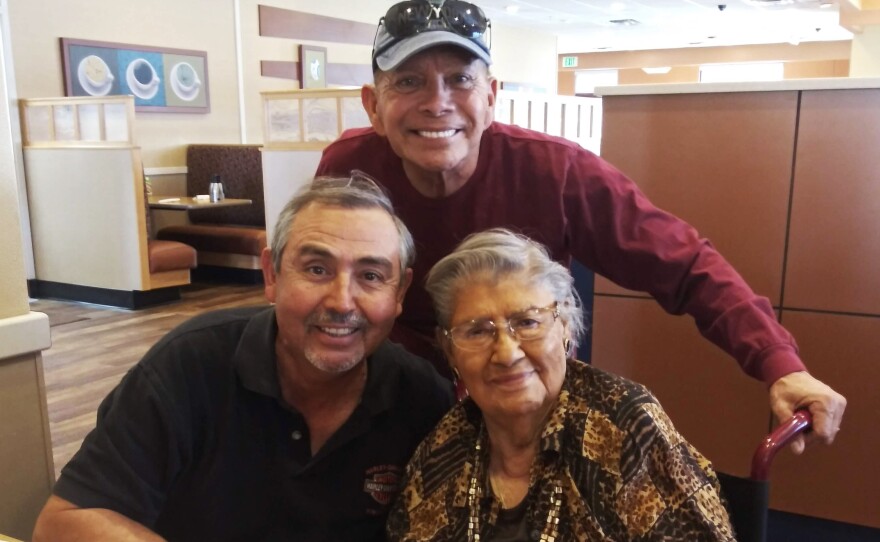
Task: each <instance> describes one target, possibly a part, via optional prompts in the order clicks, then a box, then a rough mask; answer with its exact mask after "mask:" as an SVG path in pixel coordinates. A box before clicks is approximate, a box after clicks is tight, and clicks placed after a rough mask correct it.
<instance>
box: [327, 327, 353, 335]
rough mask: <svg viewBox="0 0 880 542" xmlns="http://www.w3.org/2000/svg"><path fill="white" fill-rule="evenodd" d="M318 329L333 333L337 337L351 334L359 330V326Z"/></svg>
mask: <svg viewBox="0 0 880 542" xmlns="http://www.w3.org/2000/svg"><path fill="white" fill-rule="evenodd" d="M318 329H320V330H321V331H322V332H324V333H326V334H327V335H333V336H336V337H344V336H346V335H351V334H352V333H354V332H355V331H357V328H355V327H341V328H340V327H322V328H318Z"/></svg>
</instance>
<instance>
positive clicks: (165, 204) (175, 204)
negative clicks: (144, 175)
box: [149, 196, 253, 211]
mask: <svg viewBox="0 0 880 542" xmlns="http://www.w3.org/2000/svg"><path fill="white" fill-rule="evenodd" d="M149 202H150V208H151V209H171V210H176V211H186V210H189V209H214V208H216V207H231V206H235V205H250V204H252V203H253V200H249V199H236V198H224V199H222V200H220V201H211V200H210V199H207V198H196V197H189V196H150V197H149Z"/></svg>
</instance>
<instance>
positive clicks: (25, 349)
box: [0, 312, 52, 360]
mask: <svg viewBox="0 0 880 542" xmlns="http://www.w3.org/2000/svg"><path fill="white" fill-rule="evenodd" d="M50 346H52V339H51V337H50V333H49V317H48V316H46V315H45V314H43V313H42V312H30V313H28V314H23V315H21V316H12V317H9V318H0V360H3V359H7V358H14V357H16V356H21V355H24V354H30V353H33V352H40V351H43V350H46V349H47V348H49V347H50Z"/></svg>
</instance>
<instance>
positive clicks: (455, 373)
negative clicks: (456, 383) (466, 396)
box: [449, 365, 461, 380]
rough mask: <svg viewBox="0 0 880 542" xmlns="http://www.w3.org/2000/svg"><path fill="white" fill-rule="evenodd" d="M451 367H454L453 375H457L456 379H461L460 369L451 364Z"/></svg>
mask: <svg viewBox="0 0 880 542" xmlns="http://www.w3.org/2000/svg"><path fill="white" fill-rule="evenodd" d="M449 368H450V369H452V376H454V377H455V380H461V374H460V373H459V372H458V369H456V368H455V367H452V366H451V365H450V367H449Z"/></svg>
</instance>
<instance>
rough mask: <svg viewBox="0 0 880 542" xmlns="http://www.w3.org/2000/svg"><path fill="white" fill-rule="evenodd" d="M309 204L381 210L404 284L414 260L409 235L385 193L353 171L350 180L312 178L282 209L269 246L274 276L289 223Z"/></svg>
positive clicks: (414, 254)
mask: <svg viewBox="0 0 880 542" xmlns="http://www.w3.org/2000/svg"><path fill="white" fill-rule="evenodd" d="M313 203H314V204H318V205H327V206H329V207H342V208H344V209H381V210H383V211H385V212H386V213H388V215H389V216H390V217H391V219H392V220H394V226H395V227H396V228H397V236H398V238H399V239H400V248H399V257H400V282H401V284H402V283H403V282H404V280H405V279H406V270H407V268H409V267H412V264H413V262H414V261H415V259H416V248H415V243H414V242H413V238H412V234H410V232H409V229H407V227H406V224H404V223H403V221H402V220H400V218H398V217H397V215H396V214H395V213H394V206H393V205H391V200H390V199H389V198H388V195H387V194H386V193H385V191H384V190H382V188H381V187H380V186H379V185H378V184H377V183H376V181H374V180H373V179H372V178H371V177H370V176H369V175H367V174H366V173H363V172H361V171H357V170H354V171H352V172H351V177H316V178H315V179H313V180H312V182H311V183H309V184H308V185H307V186H306V187H305V188H303V189H302V190H300V192H299V193H297V194H296V195H295V196H294V197H293V199H291V200H290V201H289V202H288V203H287V205H285V206H284V209H282V210H281V213H280V214H279V215H278V222H276V223H275V229H274V230H273V232H272V246H271V247H270V248H271V252H272V267H274V269H275V272H276V273H278V272H279V271H280V270H281V256H282V254H284V248H285V247H286V246H287V241H288V239H289V238H290V230H291V225H292V224H293V220H294V219H295V218H296V215H297V214H299V212H300V211H302V210H303V209H305V208H306V207H308V206H309V205H311V204H313Z"/></svg>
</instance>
